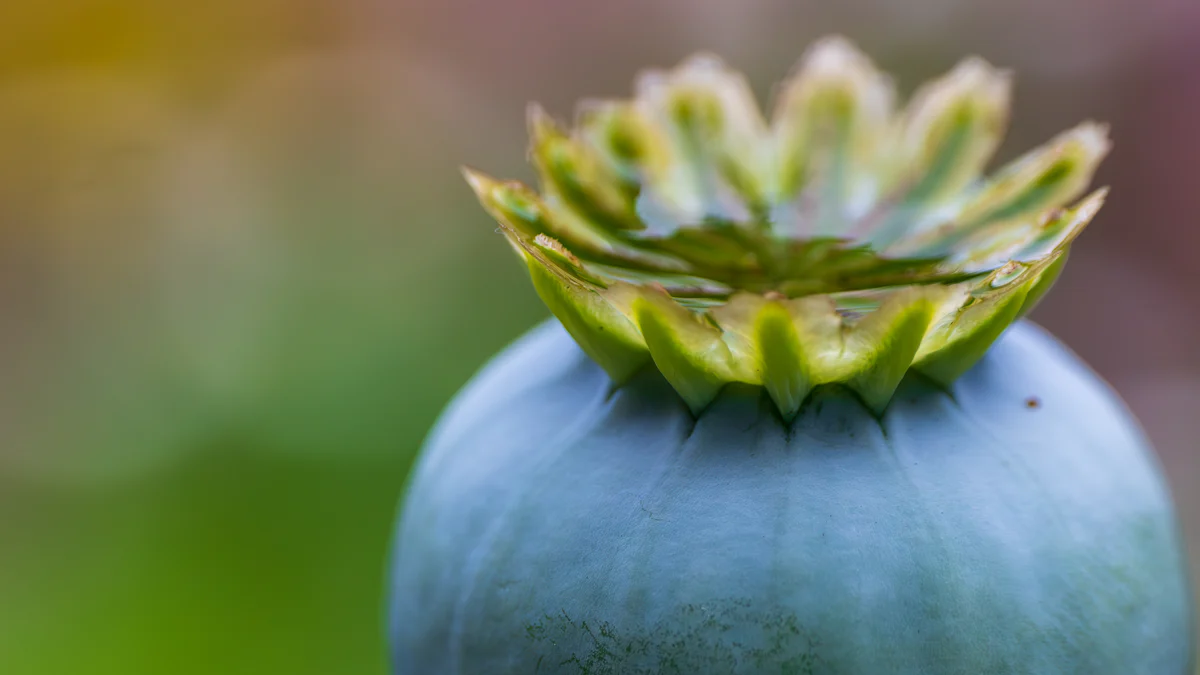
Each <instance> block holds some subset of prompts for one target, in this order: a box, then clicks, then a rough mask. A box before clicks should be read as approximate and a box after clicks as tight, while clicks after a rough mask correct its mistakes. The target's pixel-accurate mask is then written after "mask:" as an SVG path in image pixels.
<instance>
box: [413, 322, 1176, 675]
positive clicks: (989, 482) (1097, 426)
mask: <svg viewBox="0 0 1200 675" xmlns="http://www.w3.org/2000/svg"><path fill="white" fill-rule="evenodd" d="M611 389H612V388H611V384H610V382H609V381H608V379H607V377H606V376H605V375H604V373H603V372H602V371H601V370H600V369H599V368H597V367H596V366H595V365H594V364H592V363H591V362H590V361H589V360H588V359H587V357H585V356H584V355H583V354H582V353H581V352H580V351H579V350H578V348H577V347H576V346H575V345H574V343H573V342H572V341H571V340H570V338H569V337H568V336H567V335H566V334H565V332H563V331H562V329H561V328H560V327H558V326H557V324H554V323H550V324H546V325H543V326H541V327H539V328H538V329H536V330H535V331H533V332H532V333H531V334H529V335H527V336H526V337H525V338H523V339H522V340H521V341H520V342H518V343H517V344H516V345H514V346H513V347H511V348H510V349H509V350H507V351H506V352H504V353H503V354H502V355H500V356H499V357H498V358H497V359H496V360H495V361H494V362H493V363H492V364H491V365H489V366H488V367H487V368H486V369H485V370H484V372H482V373H481V374H480V375H479V376H477V377H476V379H475V380H474V381H473V382H472V383H471V384H470V385H468V386H467V388H466V389H465V390H464V391H463V393H462V394H460V396H459V397H458V399H457V400H456V401H455V403H454V404H452V406H451V407H450V409H449V410H448V411H447V412H446V413H445V415H444V416H443V418H442V420H441V422H440V423H439V424H438V426H437V428H436V429H435V430H434V432H433V434H432V436H431V437H430V439H429V441H428V443H427V445H426V449H425V452H424V455H423V456H422V459H421V460H420V463H419V464H418V466H417V468H416V470H415V473H414V475H413V478H412V482H411V485H410V489H409V493H408V495H407V498H406V502H405V506H404V512H403V517H402V519H401V524H400V530H399V533H398V535H397V541H396V549H395V555H394V560H393V563H392V564H393V582H394V590H393V596H392V598H391V606H390V615H391V623H392V625H391V638H392V650H393V659H394V663H395V673H396V674H397V675H430V674H439V675H455V674H463V675H510V674H522V675H523V674H533V673H537V674H539V675H544V674H550V673H569V674H575V673H588V674H590V675H599V674H613V675H618V674H619V675H626V674H635V673H646V674H650V673H664V674H667V673H670V674H674V673H678V674H680V675H706V674H709V673H711V674H713V675H717V674H720V675H728V674H729V673H737V674H742V675H745V674H754V675H758V674H766V673H771V674H773V675H777V674H780V673H829V674H837V675H860V674H861V675H891V674H901V673H902V674H905V675H910V674H911V675H917V674H921V675H937V674H946V675H951V674H952V675H961V674H963V673H973V674H983V673H1039V674H1043V673H1044V674H1050V673H1055V674H1059V673H1079V674H1081V675H1107V674H1111V675H1138V674H1145V675H1182V674H1184V673H1185V672H1190V671H1189V670H1188V666H1189V660H1190V659H1191V658H1192V649H1193V646H1192V644H1191V639H1192V638H1191V636H1192V631H1191V623H1190V622H1191V616H1190V611H1191V610H1190V605H1189V603H1190V593H1189V592H1188V588H1187V580H1186V576H1185V575H1186V572H1185V569H1186V567H1185V565H1184V560H1183V554H1182V546H1181V543H1180V539H1179V535H1178V531H1177V525H1176V522H1175V519H1174V516H1173V514H1172V508H1171V505H1170V499H1169V497H1168V495H1167V494H1166V491H1165V487H1164V483H1163V481H1162V479H1161V477H1160V475H1159V473H1158V469H1157V464H1156V463H1155V461H1154V460H1153V458H1152V456H1151V454H1150V452H1149V450H1148V448H1147V446H1146V442H1145V440H1144V439H1143V437H1142V435H1141V432H1140V431H1139V430H1138V428H1137V426H1136V424H1135V423H1134V422H1133V420H1132V418H1131V417H1130V416H1129V413H1128V412H1127V411H1126V410H1125V408H1124V407H1123V406H1122V405H1121V403H1120V402H1119V400H1118V399H1117V398H1116V397H1115V395H1114V394H1113V393H1111V391H1110V390H1109V388H1108V387H1107V386H1106V385H1105V384H1104V383H1102V382H1101V381H1100V380H1099V379H1098V378H1097V377H1096V376H1095V375H1093V374H1092V373H1091V372H1090V371H1089V370H1088V369H1087V367H1086V366H1084V365H1083V364H1082V363H1081V362H1080V361H1079V360H1078V359H1077V358H1076V357H1075V356H1074V355H1072V354H1070V353H1069V352H1068V351H1067V350H1065V349H1064V348H1062V347H1061V346H1060V345H1059V344H1058V343H1057V342H1056V341H1055V340H1054V339H1053V338H1052V337H1050V336H1049V335H1047V334H1046V333H1044V332H1043V331H1042V330H1041V329H1039V328H1036V327H1034V326H1032V325H1029V324H1018V325H1017V326H1014V327H1013V328H1011V329H1010V330H1009V331H1008V333H1007V334H1006V335H1005V336H1004V337H1003V338H1002V339H1001V340H1000V341H999V342H998V343H997V345H996V346H995V347H994V348H993V349H992V351H991V352H990V353H989V354H988V356H987V357H985V359H984V360H983V361H982V362H981V363H980V364H979V365H978V366H976V367H975V368H974V369H973V370H972V371H971V372H969V373H968V374H967V375H966V376H964V377H963V378H962V379H961V380H960V381H959V382H958V383H957V384H956V386H955V387H954V389H953V391H952V392H951V393H950V395H947V394H946V393H944V392H941V391H938V390H936V389H934V388H932V387H931V385H929V384H927V383H926V382H924V381H923V380H921V379H920V378H909V379H908V380H906V381H905V382H904V384H903V385H902V386H901V388H900V390H899V392H898V393H897V397H896V399H895V400H894V401H893V403H892V405H891V407H890V408H889V409H888V411H887V413H886V415H885V416H884V418H883V419H882V421H877V420H876V419H875V418H873V417H872V416H871V415H870V414H869V413H868V412H867V411H866V410H865V409H864V408H863V407H862V406H861V405H860V404H859V403H858V402H857V401H856V400H855V399H853V398H850V397H848V396H846V395H843V394H840V393H838V392H836V391H829V392H824V393H822V394H818V398H816V399H814V401H812V402H810V404H809V405H808V407H807V408H806V410H805V412H803V413H802V414H801V416H800V417H799V418H798V419H797V420H796V422H795V423H794V424H793V425H792V426H791V428H790V429H789V428H787V427H785V425H784V424H783V423H782V422H781V421H779V419H778V417H777V415H776V414H775V413H774V410H773V407H772V406H771V404H770V403H769V401H767V400H766V399H765V397H763V396H760V391H759V390H754V389H749V388H746V389H736V388H734V389H727V390H726V391H725V392H724V393H723V394H722V395H721V397H720V398H719V399H718V400H717V402H716V403H715V404H714V405H713V406H712V407H711V408H710V409H709V410H707V411H706V412H705V413H704V414H703V415H702V416H701V417H700V419H699V421H698V422H695V423H693V419H692V417H691V416H690V415H689V413H688V412H687V410H686V409H685V407H684V405H683V403H682V402H681V401H680V400H679V399H678V397H677V396H676V394H675V393H674V392H673V391H672V390H671V389H670V387H669V386H668V385H667V384H666V383H665V382H664V381H663V380H662V379H661V377H660V376H659V375H658V374H657V373H656V372H653V371H648V372H646V373H644V374H643V375H642V376H640V377H639V378H638V379H637V380H635V381H634V382H633V383H631V384H630V385H627V386H625V387H623V388H621V389H620V390H617V391H615V392H614V391H612V390H611ZM1031 397H1035V398H1036V401H1037V404H1036V406H1035V407H1031V405H1030V401H1031Z"/></svg>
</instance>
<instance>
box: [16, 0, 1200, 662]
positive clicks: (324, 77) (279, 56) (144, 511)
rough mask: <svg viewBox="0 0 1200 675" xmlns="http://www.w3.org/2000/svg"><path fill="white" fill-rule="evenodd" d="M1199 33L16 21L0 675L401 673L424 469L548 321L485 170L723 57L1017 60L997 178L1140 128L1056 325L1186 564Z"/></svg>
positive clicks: (339, 7) (946, 20)
mask: <svg viewBox="0 0 1200 675" xmlns="http://www.w3.org/2000/svg"><path fill="white" fill-rule="evenodd" d="M1188 26H1191V27H1192V28H1196V27H1200V11H1198V10H1197V8H1196V6H1195V5H1194V4H1192V3H1188V2H1184V1H1182V0H1179V1H1174V0H1156V1H1155V2H1150V3H1140V2H1137V1H1136V0H1103V1H1101V2H1086V1H1085V0H1065V1H1064V2H1060V3H1054V6H1053V7H1045V6H1043V3H1038V2H1034V0H1020V1H1018V2H1014V3H1004V4H1003V6H1002V7H1001V6H1000V5H998V4H997V3H984V2H970V1H968V0H916V1H914V2H911V3H902V4H901V3H888V2H885V1H884V0H854V1H852V2H845V3H815V2H814V3H794V2H784V1H783V0H778V1H773V0H749V1H747V2H741V3H733V2H719V1H716V0H712V1H702V2H686V3H685V2H683V0H654V1H651V2H644V1H638V0H619V1H618V2H614V3H591V4H583V3H557V2H553V1H552V0H516V1H514V2H510V3H506V4H504V5H499V4H497V3H490V2H485V1H484V0H450V1H447V2H440V3H425V4H419V3H409V2H403V1H402V0H397V1H393V2H386V1H382V0H352V1H344V2H335V1H333V0H286V1H285V0H240V1H238V0H218V1H216V2H211V3H182V2H164V1H162V0H74V1H72V2H67V1H66V0H54V1H51V2H40V3H33V2H23V1H18V0H14V1H13V2H9V3H4V4H2V5H0V382H2V383H3V386H0V673H13V674H21V675H23V674H26V673H29V674H39V673H68V672H89V673H97V674H100V675H104V674H108V673H112V674H120V675H138V674H141V673H145V674H151V673H153V674H159V673H171V674H172V675H201V674H203V675H209V674H213V673H221V674H222V675H239V674H246V675H249V674H255V675H259V674H262V673H290V674H292V675H308V674H312V675H329V674H331V673H336V674H338V675H341V674H358V673H382V672H384V670H385V665H384V654H385V652H384V648H383V633H382V620H381V619H382V606H383V600H382V598H383V588H384V570H385V565H386V555H387V547H388V539H389V536H390V532H389V529H390V527H391V522H392V518H393V516H394V510H395V505H396V502H397V498H398V496H399V494H400V491H401V489H402V486H403V483H404V480H405V472H406V470H407V468H408V466H409V464H410V462H411V460H412V458H413V456H414V454H415V452H416V450H417V448H418V447H419V444H420V441H421V439H422V437H423V435H424V433H425V431H426V430H427V429H428V427H429V425H430V424H431V423H432V422H433V420H434V419H435V417H436V414H437V412H438V410H439V409H440V408H441V407H442V406H443V405H444V404H445V402H446V401H447V400H448V399H449V397H450V396H451V395H452V393H453V392H454V390H455V389H456V388H457V387H458V386H460V385H461V384H462V383H463V382H465V381H466V379H467V378H468V377H469V376H470V374H471V373H472V372H473V371H474V370H475V369H476V368H477V367H478V366H479V365H480V364H481V363H482V362H483V361H484V360H485V359H486V358H487V357H488V356H489V355H490V354H492V353H495V352H496V351H498V350H499V348H500V347H501V346H502V345H503V344H504V343H506V342H507V341H508V340H510V339H512V338H514V337H515V336H516V335H518V334H519V333H520V332H521V331H523V330H524V329H525V328H527V327H528V326H530V325H532V324H533V323H534V322H536V321H537V320H538V319H539V318H540V317H542V316H544V310H543V309H542V307H541V305H540V304H539V303H538V302H537V300H536V298H535V296H534V295H533V293H532V292H531V290H530V289H529V287H528V282H527V280H526V278H525V276H524V272H523V271H522V270H521V268H520V266H519V265H517V264H515V263H514V262H513V261H512V259H511V253H510V252H509V251H508V250H507V247H506V246H505V245H504V243H503V240H502V239H501V238H500V237H499V236H498V235H496V234H495V233H494V226H493V225H492V224H491V223H490V222H489V221H488V219H487V217H486V216H485V215H484V214H483V213H482V212H481V211H480V210H479V209H478V208H477V207H476V206H475V204H474V201H473V199H472V197H471V196H470V194H469V191H468V190H467V189H466V187H465V186H464V185H463V184H462V182H461V179H460V177H459V174H458V165H459V164H461V163H473V164H478V165H480V166H481V167H482V168H485V169H487V170H488V171H490V172H493V173H496V174H497V175H504V176H515V177H519V178H528V177H529V175H530V172H529V170H528V168H527V167H525V166H524V165H523V164H522V161H521V160H522V158H523V156H524V150H523V147H524V143H525V138H524V136H525V134H524V126H523V119H522V116H523V111H524V106H525V102H526V101H528V100H531V99H537V100H540V101H542V102H543V103H546V104H547V105H548V106H549V107H550V109H551V110H552V111H553V112H554V113H555V114H557V115H559V116H560V117H567V116H569V113H570V105H571V102H572V101H574V100H576V99H578V98H582V97H587V96H592V95H610V96H615V95H622V94H625V93H626V92H627V91H628V89H629V83H630V82H631V80H632V76H633V74H634V72H635V71H636V70H637V69H638V68H640V67H642V66H647V65H670V64H672V63H674V62H677V61H678V60H679V59H680V58H682V57H683V56H685V55H686V54H688V53H690V52H692V51H695V50H697V49H712V50H714V51H717V52H718V53H721V54H723V55H724V56H726V57H727V58H728V59H729V60H730V61H731V62H733V63H734V64H736V65H738V66H739V67H741V68H743V69H745V70H747V71H748V72H749V74H750V76H751V78H752V82H753V84H754V86H755V88H756V90H757V91H758V92H759V93H760V95H762V96H763V97H764V98H765V97H766V96H767V95H768V94H769V91H770V85H771V83H772V82H774V81H775V80H777V79H778V78H780V77H781V76H782V75H783V74H785V73H786V71H787V70H788V68H789V67H790V65H791V64H792V63H793V62H794V61H795V60H796V59H797V58H798V57H799V55H800V53H801V52H802V51H803V49H804V47H805V46H806V45H807V44H808V43H809V42H810V41H812V40H813V39H815V38H817V37H819V36H821V35H823V34H825V33H827V32H830V31H837V32H843V33H846V34H847V35H849V36H851V37H852V38H854V39H855V40H856V41H858V42H860V43H861V44H862V45H863V46H864V47H865V48H866V49H867V51H868V52H870V53H872V54H874V55H875V56H876V57H877V58H878V60H879V61H880V62H882V63H886V65H887V67H888V68H889V69H891V70H894V71H898V72H900V73H901V74H902V79H901V82H900V85H901V88H902V90H904V91H908V90H910V89H911V85H912V84H913V83H915V82H917V81H919V80H922V79H925V78H927V77H929V76H931V75H934V74H937V73H938V72H940V71H942V70H945V69H947V68H949V66H950V65H952V63H953V62H954V61H955V60H956V59H957V58H959V57H961V56H963V55H965V54H968V53H976V52H978V53H982V54H983V55H984V56H986V57H988V58H990V59H992V60H993V61H995V62H996V63H998V64H1001V65H1005V66H1011V67H1013V68H1014V69H1015V70H1016V71H1017V75H1018V88H1017V108H1016V111H1015V118H1014V126H1013V136H1014V139H1013V141H1012V142H1011V143H1010V144H1009V145H1007V146H1006V150H1005V152H1004V153H1002V156H1003V157H1010V156H1012V155H1013V154H1014V153H1015V152H1016V151H1017V150H1019V149H1021V147H1023V146H1028V145H1031V144H1033V143H1037V142H1040V141H1042V140H1044V139H1045V138H1048V137H1049V136H1050V135H1051V134H1052V133H1054V132H1055V131H1057V130H1058V129H1061V128H1065V127H1067V126H1069V125H1070V124H1072V123H1074V122H1075V121H1077V120H1078V119H1082V118H1084V117H1088V116H1093V115H1094V116H1098V117H1100V118H1102V119H1107V120H1108V121H1111V122H1112V123H1113V125H1114V136H1115V138H1116V141H1117V152H1116V153H1115V154H1114V156H1113V157H1112V158H1111V159H1110V160H1109V162H1108V167H1106V169H1105V171H1104V172H1102V174H1101V177H1100V180H1101V182H1108V183H1113V184H1114V185H1115V188H1116V191H1115V193H1114V197H1113V200H1112V203H1111V204H1110V206H1109V207H1108V208H1107V209H1106V212H1105V213H1104V214H1103V215H1102V216H1101V219H1100V220H1099V221H1098V222H1097V223H1096V224H1095V225H1094V226H1093V227H1092V229H1091V231H1089V233H1088V234H1087V235H1085V237H1084V239H1083V241H1081V243H1080V244H1079V245H1078V246H1077V247H1076V251H1075V254H1074V258H1075V260H1074V262H1073V264H1072V266H1071V267H1069V268H1068V269H1069V271H1068V274H1067V276H1066V278H1064V280H1063V281H1062V282H1061V283H1060V284H1059V287H1058V290H1057V291H1056V293H1055V294H1054V295H1053V296H1052V297H1051V299H1050V301H1048V302H1047V303H1046V305H1045V306H1044V307H1043V308H1042V309H1041V310H1040V311H1039V314H1038V316H1037V318H1038V319H1039V320H1041V321H1043V322H1044V323H1046V324H1047V325H1048V326H1049V327H1050V328H1051V329H1052V330H1054V331H1055V332H1057V333H1058V334H1059V335H1061V336H1062V337H1064V338H1065V339H1066V341H1067V342H1068V343H1070V344H1071V345H1073V346H1074V347H1075V348H1076V349H1078V350H1079V351H1080V352H1081V354H1082V355H1083V356H1084V357H1085V358H1087V359H1088V360H1089V361H1091V362H1092V363H1093V364H1094V365H1095V366H1096V367H1097V368H1098V369H1099V370H1100V371H1101V373H1102V374H1104V375H1105V376H1107V377H1108V378H1109V379H1110V380H1111V381H1113V382H1114V384H1115V385H1116V386H1117V387H1118V389H1120V390H1121V391H1122V393H1123V394H1125V395H1126V398H1127V399H1128V400H1129V401H1130V404H1131V405H1132V406H1133V407H1134V409H1135V411H1136V412H1137V413H1138V414H1139V415H1140V416H1141V417H1142V419H1143V421H1144V422H1145V423H1146V426H1147V429H1148V431H1149V432H1150V434H1151V436H1152V437H1153V438H1154V440H1155V441H1156V443H1157V445H1158V447H1159V449H1160V452H1161V454H1162V457H1163V462H1164V464H1165V466H1166V467H1167V469H1168V472H1169V475H1170V477H1171V480H1172V482H1173V485H1174V487H1175V490H1176V495H1177V499H1178V500H1179V502H1180V507H1181V512H1182V514H1183V519H1184V527H1185V529H1187V531H1188V533H1189V535H1190V536H1191V538H1192V542H1193V551H1196V546H1195V544H1196V542H1200V500H1198V499H1197V498H1196V496H1195V495H1196V494H1198V493H1200V490H1197V489H1196V488H1198V487H1200V460H1198V459H1197V449H1196V446H1195V443H1194V439H1195V438H1196V437H1197V435H1198V434H1200V422H1198V421H1197V419H1196V417H1197V416H1196V415H1195V409H1196V406H1197V405H1200V356H1198V355H1197V353H1196V352H1195V350H1194V345H1195V343H1196V338H1197V336H1198V335H1200V325H1198V324H1200V316H1197V312H1196V311H1195V309H1194V308H1195V307H1196V306H1197V303H1196V298H1197V291H1198V290H1200V272H1198V271H1197V268H1196V266H1195V265H1194V262H1193V261H1192V257H1193V256H1194V253H1189V251H1194V250H1196V246H1197V245H1200V235H1198V234H1197V232H1198V231H1200V230H1198V229H1197V228H1196V227H1195V220H1196V217H1195V215H1194V214H1196V213H1198V212H1200V197H1198V196H1197V191H1196V190H1195V189H1194V177H1192V176H1191V175H1190V174H1188V173H1187V172H1185V171H1184V170H1183V167H1185V166H1187V165H1189V163H1190V164H1193V165H1194V163H1195V160H1196V159H1197V158H1198V157H1200V128H1197V126H1196V120H1197V119H1200V79H1198V76H1197V75H1196V74H1195V73H1194V72H1193V71H1194V68H1192V67H1189V66H1188V64H1189V63H1192V64H1194V63H1195V62H1196V60H1197V59H1200V48H1197V47H1196V46H1195V44H1194V40H1191V39H1189V36H1190V35H1192V34H1193V33H1191V32H1190V30H1189V28H1188ZM1030 45H1033V46H1032V47H1031V46H1030ZM1149 326H1152V327H1153V328H1152V329H1151V328H1148V327H1149ZM1195 557H1197V558H1200V552H1197V554H1196V556H1195Z"/></svg>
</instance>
